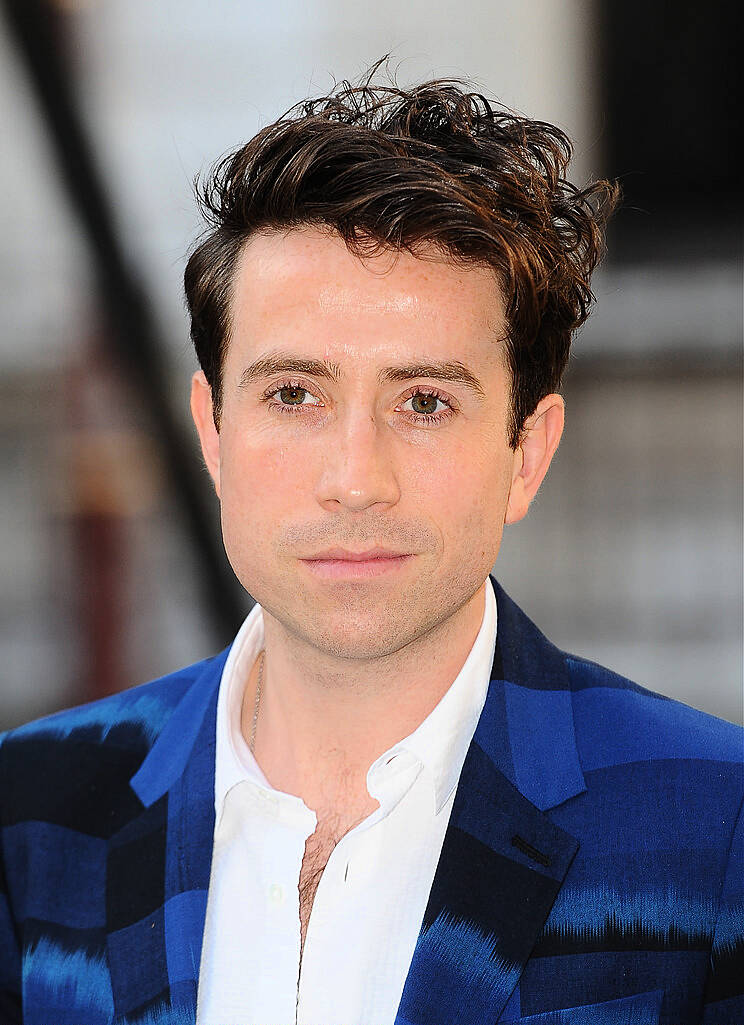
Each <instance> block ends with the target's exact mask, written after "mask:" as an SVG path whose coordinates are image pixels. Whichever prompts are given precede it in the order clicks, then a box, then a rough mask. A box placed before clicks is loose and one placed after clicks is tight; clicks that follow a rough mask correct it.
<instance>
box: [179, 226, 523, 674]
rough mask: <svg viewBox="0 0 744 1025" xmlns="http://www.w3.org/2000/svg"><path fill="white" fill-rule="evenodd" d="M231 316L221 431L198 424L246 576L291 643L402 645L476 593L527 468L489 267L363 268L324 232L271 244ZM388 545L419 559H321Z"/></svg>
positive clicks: (243, 273) (261, 246)
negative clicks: (517, 440) (510, 430)
mask: <svg viewBox="0 0 744 1025" xmlns="http://www.w3.org/2000/svg"><path fill="white" fill-rule="evenodd" d="M232 321H233V328H232V334H231V338H230V341H229V345H228V350H227V354H226V358H225V364H224V368H223V391H222V395H223V398H222V409H221V418H220V430H219V434H217V433H216V432H214V429H213V428H210V425H209V423H208V422H207V421H208V417H207V416H206V415H205V413H204V411H203V413H202V417H201V423H200V417H199V416H198V415H197V414H196V413H195V416H196V418H197V423H198V424H199V426H200V433H201V435H202V444H203V446H204V451H205V456H206V458H207V464H208V466H209V469H210V472H211V473H212V476H213V479H214V482H215V486H216V489H217V493H218V495H219V497H220V500H221V507H222V528H223V535H224V541H225V548H226V550H227V554H228V557H229V559H230V562H231V564H232V566H233V569H234V570H235V573H236V575H237V576H238V578H239V580H240V581H241V583H242V584H243V586H244V587H245V588H246V590H247V591H248V592H249V593H250V594H251V595H252V596H253V597H254V598H255V599H256V600H257V601H258V602H259V603H260V604H261V605H262V606H263V607H264V609H265V610H266V611H267V612H269V613H270V614H271V615H273V616H274V617H275V618H276V619H277V620H278V621H279V622H280V623H281V624H282V625H283V627H284V628H285V629H286V630H287V631H288V632H289V633H291V634H292V635H294V636H295V637H296V639H297V640H301V641H303V642H304V643H308V644H310V645H312V646H314V647H315V648H317V649H320V650H323V651H324V652H327V653H328V654H329V655H334V656H335V657H341V658H349V659H369V658H375V657H381V656H384V655H387V654H391V653H393V652H395V651H398V650H399V649H401V648H402V647H403V646H405V645H406V644H408V643H410V642H411V641H413V640H415V639H416V638H418V637H422V636H423V635H424V634H426V633H428V632H429V631H430V630H432V629H435V628H436V627H438V626H439V625H440V624H442V623H444V621H445V620H446V619H448V618H449V617H450V616H452V615H453V614H454V613H455V612H457V611H458V610H460V609H461V608H462V607H463V606H464V605H465V604H466V603H467V602H469V601H471V600H472V599H473V598H474V596H475V595H476V594H477V593H478V591H479V590H480V589H481V588H482V586H483V584H484V581H485V579H486V577H487V575H488V573H489V571H490V569H491V567H492V566H493V564H494V562H495V560H496V556H497V553H498V550H499V545H500V542H501V535H502V530H503V525H504V520H505V517H507V514H508V508H507V507H508V504H509V495H510V489H511V487H512V481H513V478H515V477H516V476H517V474H518V472H519V469H520V467H521V463H522V458H521V453H520V452H519V451H517V452H516V453H515V452H513V451H512V450H511V449H510V448H509V445H508V443H507V424H508V413H509V384H510V381H509V375H508V371H507V368H506V365H505V359H504V347H503V341H502V339H503V338H504V335H505V331H506V325H505V320H504V313H503V304H502V301H501V298H500V295H499V291H498V288H497V286H496V280H495V277H494V275H493V273H492V272H491V271H489V270H487V269H483V268H473V267H471V268H467V269H463V268H461V267H457V266H455V265H453V264H450V263H446V262H442V261H441V260H440V261H438V262H434V261H430V260H421V259H417V258H414V257H413V256H411V255H409V254H406V253H401V254H398V255H397V262H395V263H394V265H393V258H392V256H391V255H389V254H388V255H384V256H380V257H375V258H373V259H371V260H369V261H367V263H366V265H365V264H364V263H362V262H361V261H360V260H359V259H358V258H356V257H354V256H352V255H351V254H350V253H349V251H348V250H347V248H346V246H345V245H344V243H343V242H342V241H341V240H340V239H339V238H338V237H337V236H335V235H332V234H329V233H327V232H322V231H319V230H316V229H313V228H307V229H303V230H296V231H291V232H289V233H285V234H279V233H272V234H269V235H258V236H255V237H253V238H252V239H251V240H250V241H249V242H248V244H247V245H246V248H245V250H244V252H243V253H242V255H241V258H240V260H239V262H238V266H237V269H236V276H235V281H234V291H233V299H232ZM310 361H313V362H315V363H316V364H317V366H316V367H305V368H302V367H300V366H298V367H296V368H295V369H284V370H282V369H275V368H272V366H271V364H272V362H273V364H274V366H276V365H277V364H281V363H284V364H288V363H298V364H302V363H305V364H307V363H309V362H310ZM262 362H263V365H262ZM322 366H325V367H327V368H328V372H327V374H325V375H323V374H321V373H320V372H319V369H320V367H322ZM440 366H442V367H444V370H443V371H442V373H443V375H444V377H445V378H446V377H450V378H451V379H443V378H442V376H440V371H438V370H437V367H440ZM197 376H198V377H201V375H197ZM201 382H202V383H201V385H199V384H198V382H195V390H196V391H199V394H200V395H202V399H201V400H200V399H199V397H198V395H197V396H196V399H195V401H196V402H197V404H198V403H199V402H200V401H201V402H202V405H204V403H205V402H208V401H209V400H208V399H204V398H203V396H204V394H208V392H206V386H205V384H204V383H203V377H201ZM512 518H518V516H514V517H512ZM376 547H377V548H383V549H389V550H392V551H393V552H395V553H402V554H403V555H405V556H406V557H405V558H398V559H395V560H385V562H384V563H383V562H381V563H379V564H378V565H377V566H374V565H370V564H369V563H363V564H361V565H360V564H357V565H354V564H353V563H338V562H331V561H316V560H313V558H312V557H313V556H317V555H318V554H320V553H322V552H324V551H325V550H327V549H333V548H341V549H346V550H347V551H351V552H354V553H360V552H366V551H368V550H369V549H372V548H376ZM375 570H376V572H374V571H375Z"/></svg>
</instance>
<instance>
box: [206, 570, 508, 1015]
mask: <svg viewBox="0 0 744 1025" xmlns="http://www.w3.org/2000/svg"><path fill="white" fill-rule="evenodd" d="M485 594H486V597H485V609H484V615H483V621H482V623H481V627H480V630H479V632H478V636H477V637H476V639H475V642H474V644H473V647H472V649H471V651H470V654H469V655H468V657H467V659H466V661H465V663H464V665H463V667H462V669H461V670H460V672H459V674H458V675H457V677H456V679H455V680H454V682H453V683H452V685H451V686H450V688H449V690H448V691H447V692H446V694H445V695H444V697H443V698H442V699H441V701H440V702H439V704H438V705H437V706H436V708H434V709H433V711H432V712H431V713H430V714H429V715H428V716H427V717H426V719H424V721H423V722H422V723H421V725H420V726H418V728H417V729H416V730H414V732H413V733H411V734H410V736H408V737H406V738H405V740H402V741H401V742H400V743H398V744H395V745H394V746H393V747H391V748H390V749H389V750H388V751H386V752H385V753H384V754H383V755H381V756H380V757H379V758H378V759H377V760H376V761H375V762H374V763H373V764H372V765H371V766H370V768H369V771H368V772H367V787H368V789H369V793H370V795H371V796H372V797H373V798H375V799H376V800H377V801H379V804H380V807H379V808H378V809H377V810H376V811H374V812H373V813H372V814H371V815H369V816H368V817H367V818H366V819H364V820H363V821H362V822H360V823H358V824H357V825H356V826H355V827H354V828H353V829H352V830H351V831H350V832H348V833H347V834H346V835H345V836H344V837H342V839H341V840H340V841H339V843H338V844H337V845H336V847H335V848H334V849H333V851H332V852H331V855H330V858H329V860H328V863H327V865H326V867H325V869H324V871H323V875H322V877H321V879H320V883H319V885H318V889H317V892H316V895H315V899H314V901H313V906H312V912H311V915H310V921H309V924H308V929H307V935H306V938H305V945H304V950H303V954H302V963H301V964H300V911H299V889H298V885H299V878H300V867H301V865H302V857H303V854H304V851H305V841H306V840H307V838H308V837H309V836H310V835H311V834H312V833H314V832H315V827H316V824H317V822H316V816H315V813H314V812H313V811H311V810H310V809H309V808H308V807H307V805H306V804H305V802H304V801H303V800H302V799H301V798H299V797H296V796H293V795H291V794H286V793H284V792H282V791H279V790H275V789H274V788H273V787H272V786H271V785H270V783H269V782H268V781H267V779H266V777H265V776H264V774H263V773H262V772H261V769H260V767H259V766H258V763H257V762H256V760H255V759H254V757H253V755H252V754H251V752H250V749H249V747H248V745H247V743H246V741H245V740H244V738H243V736H242V734H241V729H240V706H241V701H242V694H243V688H244V685H245V681H246V680H247V678H248V675H249V673H250V670H251V667H252V665H253V663H254V661H255V659H256V657H257V655H258V653H259V651H260V650H261V648H262V647H263V614H262V610H261V607H260V606H258V605H256V606H255V607H254V608H253V609H252V610H251V612H250V614H249V615H248V617H247V619H246V620H245V622H244V623H243V625H242V627H241V628H240V631H239V632H238V635H237V637H236V639H235V642H234V644H233V646H232V649H231V651H230V654H229V656H228V658H227V661H226V663H225V668H224V670H223V674H222V680H221V683H220V692H219V697H218V704H217V737H216V765H215V813H216V818H215V831H214V847H213V855H212V872H211V878H210V883H209V896H208V901H207V915H206V924H205V930H204V944H203V948H202V960H201V969H200V974H199V989H198V1010H197V1016H196V1020H197V1025H393V1022H394V1019H395V1014H396V1011H397V1009H398V1004H399V1002H400V998H401V994H402V992H403V985H404V983H405V979H406V975H407V974H408V969H409V966H410V963H411V957H412V956H413V950H414V947H415V945H416V939H417V937H418V933H419V929H420V927H421V922H422V919H423V916H424V911H425V909H426V903H427V900H428V896H429V891H430V889H431V885H432V882H433V879H434V872H435V869H436V866H437V862H438V860H439V854H440V851H441V848H442V843H443V841H444V833H445V830H446V828H447V823H448V822H449V817H450V813H451V810H452V804H453V801H454V796H455V789H456V786H457V781H458V779H459V777H460V772H461V770H462V765H463V762H464V760H465V755H466V753H467V750H468V746H469V744H470V741H471V738H472V736H473V733H474V732H475V727H476V725H477V722H478V718H479V717H480V714H481V711H482V710H483V705H484V703H485V698H486V691H487V689H488V683H489V676H490V670H491V664H492V661H493V653H494V646H495V644H496V598H495V595H494V592H493V587H492V585H491V581H490V579H488V580H487V581H486V589H485Z"/></svg>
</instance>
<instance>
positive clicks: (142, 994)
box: [0, 582, 744, 1025]
mask: <svg viewBox="0 0 744 1025" xmlns="http://www.w3.org/2000/svg"><path fill="white" fill-rule="evenodd" d="M494 588H495V590H496V597H497V602H498V634H499V639H498V644H497V648H496V654H495V658H494V665H493V670H492V680H491V684H490V687H489V691H488V697H487V700H486V705H485V707H484V710H483V714H482V716H481V719H480V721H479V723H478V727H477V730H476V732H475V736H474V737H473V741H472V743H471V745H470V749H469V752H468V755H467V759H466V761H465V765H464V767H463V771H462V775H461V777H460V782H459V785H458V789H457V794H456V798H455V805H454V808H453V812H452V817H451V819H450V823H449V827H448V829H447V833H446V836H445V840H444V846H443V848H442V853H441V857H440V860H439V865H438V868H437V872H436V876H435V878H434V882H433V885H432V889H431V893H430V896H429V902H428V906H427V909H426V913H425V915H424V919H423V922H422V924H421V931H420V934H419V939H418V943H417V946H416V949H415V952H414V955H413V959H412V962H411V966H410V970H409V973H408V977H407V979H406V983H405V987H404V990H403V996H402V999H401V1002H400V1007H399V1010H398V1015H397V1018H396V1025H495V1023H497V1022H498V1023H503V1025H506V1023H509V1025H518V1023H521V1025H693V1023H694V1025H744V826H743V825H742V822H741V819H740V815H741V806H742V795H743V793H744V731H742V730H741V729H740V728H738V727H736V726H733V725H731V724H729V723H726V722H722V721H721V720H718V719H714V718H712V717H711V716H707V715H704V714H703V713H701V712H696V711H694V710H693V709H690V708H687V707H686V706H684V705H681V704H679V703H677V702H674V701H671V700H669V699H667V698H662V697H660V696H659V695H656V694H652V693H651V692H649V691H646V690H644V689H642V688H641V687H638V686H636V685H635V684H633V683H630V682H629V681H628V680H624V679H622V678H621V677H619V676H616V675H615V674H613V673H611V672H609V671H608V670H606V669H602V668H601V667H600V666H597V665H594V664H593V663H591V662H587V661H584V660H582V659H579V658H574V657H572V656H569V655H566V654H565V653H563V652H560V651H558V649H556V648H555V647H553V645H551V644H550V643H549V642H548V641H547V640H546V639H545V638H544V637H543V635H542V634H541V633H540V632H539V631H538V630H537V628H536V627H535V626H534V625H533V624H532V623H531V622H530V621H529V619H527V617H526V616H525V615H524V613H522V612H521V611H520V610H519V609H518V608H517V607H516V605H514V603H513V602H512V601H511V600H510V599H509V598H508V597H507V596H506V594H505V593H504V592H503V591H502V590H501V589H500V588H499V586H498V585H497V584H496V583H495V582H494ZM226 654H227V653H226V652H223V653H222V654H221V655H219V656H217V657H216V658H214V659H210V660H208V661H205V662H202V663H199V664H198V665H195V666H191V667H190V668H188V669H184V670H182V671H181V672H178V673H174V674H173V675H171V676H167V677H164V678H163V679H160V680H156V681H154V682H152V683H149V684H146V685H144V686H143V687H139V688H136V689H133V690H130V691H126V692H124V693H123V694H119V695H116V696H115V697H112V698H107V699H106V700H104V701H101V702H97V703H95V704H92V705H88V706H85V707H83V708H77V709H72V710H71V711H68V712H62V713H60V714H58V715H54V716H51V717H49V718H47V719H43V720H40V721H39V722H35V723H31V724H30V725H28V726H24V727H21V728H20V729H17V730H13V731H12V732H10V733H8V734H5V735H4V736H3V737H2V740H1V745H0V800H1V802H2V803H1V806H0V807H1V809H2V818H1V820H0V822H1V831H0V838H1V840H2V860H1V861H0V1023H2V1025H13V1023H21V1022H23V1023H24V1025H193V1023H194V1020H195V1008H196V986H197V980H198V977H199V960H200V955H201V943H202V933H203V929H204V916H205V911H206V903H207V889H208V885H209V871H210V859H211V853H212V833H213V827H214V724H215V714H216V700H217V691H218V686H219V681H220V676H221V672H222V668H223V665H224V662H225V657H226ZM329 967H330V966H329ZM350 1025H353V1023H350Z"/></svg>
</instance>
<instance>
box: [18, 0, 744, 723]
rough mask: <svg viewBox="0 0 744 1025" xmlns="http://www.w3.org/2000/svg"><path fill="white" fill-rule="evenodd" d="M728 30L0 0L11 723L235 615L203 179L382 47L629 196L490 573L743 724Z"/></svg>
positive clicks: (583, 7) (219, 633)
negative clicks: (206, 398) (190, 299)
mask: <svg viewBox="0 0 744 1025" xmlns="http://www.w3.org/2000/svg"><path fill="white" fill-rule="evenodd" d="M714 9H715V16H714ZM714 9H712V8H710V7H705V6H701V5H699V4H698V3H692V2H690V0H678V2H677V3H676V4H674V5H670V4H668V3H666V2H663V0H643V2H641V0H623V2H622V3H620V2H619V0H618V2H612V0H530V2H528V3H517V2H514V0H513V2H504V0H457V2H454V0H446V2H442V0H440V2H438V3H435V4H432V3H431V0H409V2H407V3H404V4H401V3H400V2H399V0H378V2H377V3H376V4H375V5H373V6H370V7H368V6H367V5H354V4H349V3H341V2H340V0H309V2H308V0H302V2H301V0H275V2H273V3H271V4H268V3H265V2H262V0H239V2H237V0H222V2H214V0H65V2H63V0H56V2H53V0H0V10H2V13H3V15H4V17H2V18H0V136H1V137H2V140H3V157H2V160H1V161H0V213H1V216H2V226H3V227H2V237H1V241H0V299H1V303H2V320H1V321H0V325H1V326H0V482H1V483H0V508H1V510H2V516H0V578H1V581H2V583H1V589H0V664H1V665H2V673H1V675H0V728H5V727H9V726H12V725H15V724H17V723H19V722H22V721H24V720H26V719H29V718H31V717H35V716H38V715H42V714H45V713H47V712H49V711H53V710H56V709H58V708H61V707H64V706H67V705H71V704H74V703H78V702H80V701H85V700H89V699H92V698H96V697H100V696H102V695H104V694H106V693H109V692H111V691H114V690H117V689H119V688H121V687H125V686H130V685H132V684H135V683H139V682H142V681H144V680H146V679H149V678H151V677H153V676H156V675H159V674H162V673H165V672H169V671H171V670H173V669H176V668H178V667H180V666H182V665H185V664H187V663H189V662H191V661H193V660H196V659H198V658H202V657H204V656H206V655H208V654H211V653H213V652H214V651H216V650H218V649H219V648H220V647H222V646H223V645H224V644H226V643H227V642H228V641H229V639H230V638H231V636H232V634H233V632H234V630H235V628H236V627H237V624H238V622H239V621H240V619H241V617H242V616H243V615H244V614H245V612H246V611H247V610H248V608H249V606H250V599H249V598H248V596H246V595H245V594H244V593H243V592H242V591H241V590H240V589H239V587H238V585H237V584H235V582H234V580H233V578H232V575H231V573H230V571H229V569H228V568H227V565H226V560H225V558H224V554H223V552H222V548H221V543H220V539H219V526H218V517H217V506H216V501H215V499H214V496H213V494H212V492H211V488H210V486H209V483H208V478H207V476H206V472H205V471H204V470H203V469H202V467H201V464H200V461H199V458H198V454H197V446H196V441H195V438H194V436H193V434H192V431H191V427H190V423H189V421H188V419H187V410H188V389H189V379H190V375H191V372H192V371H193V369H195V366H196V364H195V359H194V357H193V354H192V351H191V348H190V343H189V340H188V324H187V319H186V315H185V311H184V304H183V297H182V296H183V293H182V274H183V268H184V263H185V255H186V253H187V251H188V248H189V245H190V244H191V242H192V240H193V239H194V237H195V235H196V234H197V232H198V230H199V228H200V225H199V223H198V221H197V216H196V208H195V204H194V202H193V198H192V193H191V183H192V180H193V177H194V175H195V174H196V172H197V171H199V170H201V169H204V168H206V167H207V166H208V165H209V164H211V163H212V161H213V160H214V159H215V158H216V157H218V156H219V155H221V154H222V153H224V152H225V151H227V150H229V149H232V148H233V147H234V146H235V145H237V144H238V143H241V142H244V141H247V140H248V139H249V138H250V137H251V136H252V135H253V134H254V133H255V132H256V131H257V130H258V128H259V127H261V126H262V125H263V124H265V123H267V122H268V121H271V120H273V119H274V118H275V117H277V116H278V115H279V114H281V113H282V112H283V111H284V110H285V109H286V108H288V107H289V106H290V105H291V104H292V103H294V102H295V101H297V100H299V99H301V98H303V97H304V96H306V95H310V94H315V93H320V92H326V91H328V90H329V89H330V88H331V87H332V85H333V80H334V78H335V79H336V80H341V79H342V78H347V77H350V78H357V77H358V76H359V75H360V74H361V73H362V72H363V71H364V69H365V68H366V67H368V66H369V65H370V64H372V63H373V62H374V61H375V60H376V59H377V58H379V57H381V56H382V55H383V54H385V53H391V54H392V58H391V62H390V66H391V68H392V69H394V70H395V71H396V74H397V79H398V82H399V83H400V84H409V83H413V82H415V81H418V80H421V79H423V78H427V77H432V76H460V77H463V76H464V77H467V78H469V79H470V80H472V81H474V82H475V83H476V84H477V86H478V87H479V88H481V89H482V90H483V91H485V92H486V93H488V94H489V95H491V96H493V97H495V98H497V99H498V100H500V101H501V102H503V103H505V104H507V105H508V106H511V107H513V108H515V109H517V110H519V111H520V112H522V113H525V114H528V115H530V116H533V117H538V118H540V119H543V120H548V121H553V122H555V123H557V124H558V125H560V126H561V127H562V128H564V129H565V130H566V131H567V132H568V134H569V135H570V137H571V138H572V139H574V140H575V143H576V157H575V163H574V169H573V178H574V180H575V181H577V182H578V183H580V184H581V183H583V182H584V181H585V180H586V179H588V178H589V177H596V176H598V175H606V176H612V177H618V178H619V179H620V180H621V182H622V184H623V187H624V190H625V196H626V199H625V205H624V207H623V209H622V210H621V212H620V214H619V215H618V216H617V218H616V220H615V223H614V226H613V227H612V230H611V232H610V235H609V250H610V252H609V257H608V259H607V260H606V262H605V264H604V266H603V268H602V269H601V271H600V272H599V273H598V274H597V275H596V278H595V292H596V294H597V297H598V304H597V308H596V310H595V312H594V314H593V315H592V317H591V318H590V320H589V322H588V324H587V325H586V327H585V328H584V329H583V331H582V332H580V334H579V337H578V338H577V339H576V342H575V349H574V355H573V356H572V360H571V364H570V368H569V372H568V374H567V377H566V381H565V395H566V401H567V408H568V413H567V429H566V435H565V438H564V441H563V443H562V445H561V448H560V450H559V453H558V456H557V458H556V461H555V463H554V466H553V469H552V471H551V473H550V475H549V476H548V478H547V480H546V482H545V484H544V486H543V489H542V491H541V493H540V495H539V496H538V499H537V501H536V502H535V505H534V508H533V510H532V511H531V512H530V515H529V517H528V518H527V520H526V521H524V522H523V523H521V524H518V525H516V526H513V527H509V528H507V532H506V535H505V538H504V543H503V546H502V552H501V554H500V556H499V562H498V566H497V567H496V574H497V576H498V577H499V579H500V580H501V582H502V583H503V585H504V586H505V587H506V588H507V590H508V591H509V592H510V593H511V595H512V596H513V597H514V598H515V599H516V600H517V601H518V602H519V603H520V604H521V605H522V606H523V608H525V610H526V611H527V612H528V614H529V615H530V616H531V617H532V618H533V619H535V620H536V621H537V623H538V624H539V625H540V627H541V628H542V629H543V630H544V631H545V632H546V633H547V635H548V636H549V637H550V638H551V639H552V640H553V641H554V642H556V643H557V644H558V645H560V646H561V647H564V648H566V649H568V650H571V651H574V652H577V653H579V654H583V655H586V656H588V657H590V658H594V659H596V660H598V661H600V662H602V663H604V664H606V665H610V666H611V667H613V668H615V669H617V670H618V671H619V672H621V673H623V674H625V675H628V676H631V677H632V678H633V679H635V680H637V681H638V682H639V683H641V684H643V685H645V686H647V687H650V688H652V689H654V690H658V691H661V692H663V693H666V694H669V695H671V696H673V697H677V698H680V699H681V700H683V701H686V702H687V703H689V704H692V705H694V706H696V707H698V708H702V709H704V710H706V711H709V712H712V713H713V714H716V715H719V716H722V717H724V718H727V719H730V720H733V721H738V722H741V720H742V531H741V522H742V398H741V367H742V346H741V342H742V288H741V285H742V278H741V256H742V253H741V242H742V231H741V228H742V219H741V213H742V199H741V191H740V186H739V179H738V175H736V173H735V168H734V155H733V150H734V143H735V140H736V139H737V138H738V137H739V136H740V132H741V126H740V120H739V112H740V110H741V92H740V82H739V80H738V76H736V75H735V72H734V61H735V60H736V62H737V63H738V55H739V54H740V53H741V32H740V27H739V16H738V13H736V14H735V11H736V10H737V7H736V6H735V5H734V4H733V3H720V2H719V3H718V4H715V5H714Z"/></svg>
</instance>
